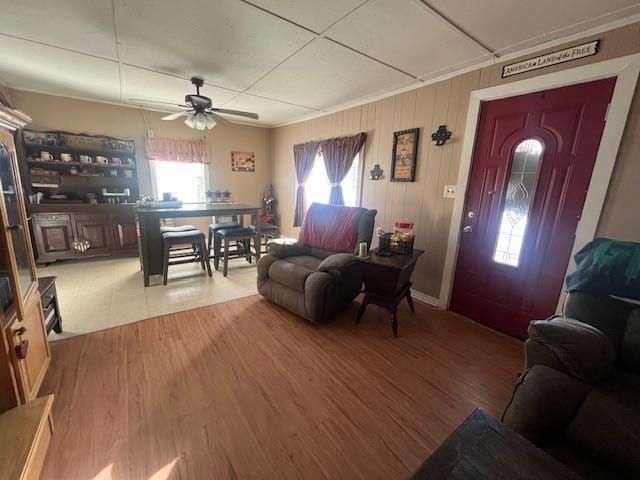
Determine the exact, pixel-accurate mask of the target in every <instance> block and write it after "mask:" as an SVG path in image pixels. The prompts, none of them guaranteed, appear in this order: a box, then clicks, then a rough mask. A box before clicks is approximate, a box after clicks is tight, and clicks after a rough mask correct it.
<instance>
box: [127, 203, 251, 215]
mask: <svg viewBox="0 0 640 480" xmlns="http://www.w3.org/2000/svg"><path fill="white" fill-rule="evenodd" d="M258 209H260V207H257V206H255V205H247V204H244V203H187V204H184V205H182V206H181V207H171V208H149V207H143V206H139V207H136V209H135V210H136V213H137V214H138V215H145V214H150V215H154V214H158V213H170V214H193V215H197V214H201V215H207V214H209V213H211V212H215V213H216V214H224V213H225V212H230V213H233V212H236V211H237V210H244V211H245V212H246V211H249V210H258Z"/></svg>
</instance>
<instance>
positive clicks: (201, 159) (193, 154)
mask: <svg viewBox="0 0 640 480" xmlns="http://www.w3.org/2000/svg"><path fill="white" fill-rule="evenodd" d="M144 147H145V150H146V153H147V158H148V159H149V160H159V161H164V162H182V163H207V164H208V163H210V160H209V145H207V143H206V142H205V141H202V140H178V139H175V138H145V139H144Z"/></svg>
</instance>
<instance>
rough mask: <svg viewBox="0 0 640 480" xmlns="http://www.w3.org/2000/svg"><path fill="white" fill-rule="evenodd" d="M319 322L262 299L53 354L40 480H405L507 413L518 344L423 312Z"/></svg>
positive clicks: (176, 317)
mask: <svg viewBox="0 0 640 480" xmlns="http://www.w3.org/2000/svg"><path fill="white" fill-rule="evenodd" d="M358 306H359V304H358V303H354V304H353V305H352V308H350V309H349V311H347V312H345V314H343V315H342V316H341V317H339V318H338V319H336V321H334V322H333V323H331V324H328V325H312V324H309V323H307V322H305V321H303V320H301V319H300V318H298V317H296V316H294V315H292V314H290V313H288V312H286V311H285V310H283V309H281V308H279V307H277V306H275V305H273V304H271V303H269V302H267V301H266V300H264V299H262V298H261V297H259V296H252V297H247V298H243V299H239V300H234V301H231V302H228V303H225V304H218V305H212V306H209V307H203V308H199V309H196V310H190V311H187V312H182V313H177V314H172V315H167V316H164V317H158V318H156V319H151V320H146V321H143V322H140V323H136V324H131V325H125V326H122V327H117V328H114V329H111V330H107V331H103V332H97V333H92V334H89V335H84V336H80V337H74V338H71V339H68V340H62V341H58V342H55V343H54V344H52V346H51V349H52V356H53V362H52V365H51V368H50V371H49V373H48V376H47V378H46V379H45V383H44V386H43V389H42V391H41V394H45V393H54V394H55V396H56V398H55V402H54V413H53V415H54V424H55V426H56V431H55V434H54V436H53V439H52V441H51V446H50V448H49V452H48V455H47V459H46V462H45V466H44V472H43V478H44V479H54V480H60V479H65V480H71V479H79V480H98V479H108V480H120V479H144V480H148V479H153V480H165V479H216V480H217V479H236V478H239V479H240V478H242V479H245V478H248V479H300V478H304V479H316V478H318V479H323V478H327V479H367V480H369V479H375V478H384V479H392V478H406V477H407V476H408V475H409V474H410V473H411V472H412V471H413V470H414V469H415V468H417V467H418V465H419V464H420V463H421V462H422V461H423V460H424V459H425V458H426V457H427V456H429V454H430V453H431V452H432V451H433V450H435V448H437V446H438V445H439V444H440V443H441V442H442V441H443V440H444V439H445V438H446V437H447V436H448V434H449V433H451V432H452V431H453V430H454V429H455V427H456V426H457V425H458V424H459V423H460V422H462V421H463V420H464V418H465V417H466V416H467V415H469V414H470V413H471V412H472V410H473V409H474V408H475V407H482V408H484V409H486V410H488V411H489V412H491V413H493V414H494V415H496V416H499V415H500V414H501V413H502V410H503V409H504V407H505V405H506V403H507V401H508V399H509V397H510V395H511V391H512V388H513V386H514V385H515V382H516V375H517V373H518V372H519V371H520V370H521V368H522V360H523V353H522V352H523V348H522V344H521V342H519V341H517V340H514V339H510V338H507V337H505V336H503V335H501V334H498V333H496V332H493V331H490V330H488V329H485V328H484V327H481V326H479V325H477V324H475V323H473V322H471V321H469V320H466V319H464V318H462V317H460V316H457V315H455V314H452V313H450V312H442V311H439V310H436V309H433V308H430V307H428V306H426V305H423V304H420V303H419V302H416V308H417V311H416V314H415V315H412V314H411V313H410V311H409V310H408V308H406V305H403V306H402V308H401V309H400V329H399V335H400V336H399V337H398V338H396V339H394V338H392V337H391V335H390V334H391V329H390V327H389V324H388V315H387V313H386V312H384V311H383V310H381V309H379V308H377V307H375V306H372V307H369V309H368V310H367V313H366V314H365V316H364V317H363V319H362V321H361V323H360V325H358V326H356V325H355V321H354V319H355V313H356V310H357V307H358Z"/></svg>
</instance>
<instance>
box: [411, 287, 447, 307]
mask: <svg viewBox="0 0 640 480" xmlns="http://www.w3.org/2000/svg"><path fill="white" fill-rule="evenodd" d="M411 296H412V297H413V298H415V299H416V300H418V301H419V302H422V303H426V304H427V305H431V306H432V307H438V308H441V307H440V299H439V298H436V297H432V296H431V295H427V294H426V293H422V292H419V291H418V290H413V289H412V290H411Z"/></svg>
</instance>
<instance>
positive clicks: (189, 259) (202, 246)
mask: <svg viewBox="0 0 640 480" xmlns="http://www.w3.org/2000/svg"><path fill="white" fill-rule="evenodd" d="M162 243H163V250H164V264H163V269H162V275H163V278H162V284H163V285H166V284H167V279H168V277H169V265H180V264H183V263H200V264H201V265H202V269H203V270H205V269H206V271H207V274H208V275H209V276H211V265H210V264H209V250H208V249H207V243H206V242H205V236H204V233H202V232H201V231H200V230H186V231H182V232H166V233H164V234H162ZM185 245H191V247H190V251H189V252H185V253H183V252H184V250H186V249H185V247H184V246H185ZM174 247H178V248H177V249H176V248H174ZM172 249H173V250H174V252H175V250H180V251H181V252H175V253H173V254H172Z"/></svg>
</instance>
